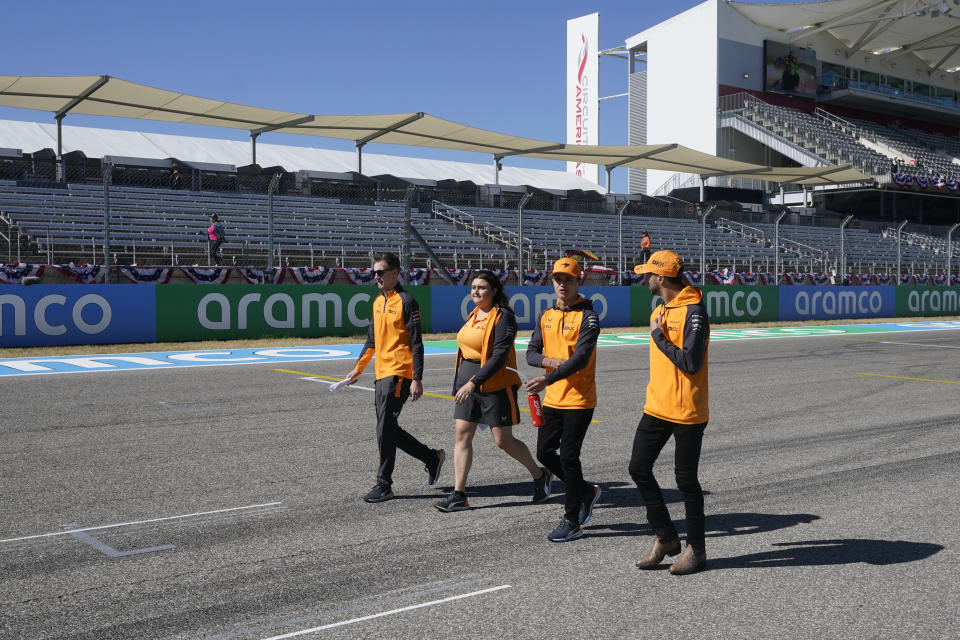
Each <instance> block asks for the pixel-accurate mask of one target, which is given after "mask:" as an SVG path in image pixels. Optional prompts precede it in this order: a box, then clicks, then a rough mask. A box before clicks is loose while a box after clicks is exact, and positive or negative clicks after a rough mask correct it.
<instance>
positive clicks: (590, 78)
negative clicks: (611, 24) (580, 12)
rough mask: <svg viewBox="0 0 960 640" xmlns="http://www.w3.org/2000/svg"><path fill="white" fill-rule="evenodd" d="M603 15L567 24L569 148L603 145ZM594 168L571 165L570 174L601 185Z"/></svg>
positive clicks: (590, 16)
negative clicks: (601, 91) (582, 145)
mask: <svg viewBox="0 0 960 640" xmlns="http://www.w3.org/2000/svg"><path fill="white" fill-rule="evenodd" d="M599 34H600V14H599V13H591V14H590V15H586V16H582V17H580V18H574V19H573V20H567V91H566V102H567V104H566V108H567V127H566V128H567V144H599V143H600V135H599V133H600V127H599V125H600V94H599V91H600V63H599V56H598V55H597V51H598V47H597V41H598V39H599ZM598 169H599V168H598V167H597V165H595V164H589V165H588V164H582V163H580V162H568V163H567V173H573V174H576V175H578V176H582V177H584V178H586V179H587V180H590V181H591V182H599V175H598V173H597V172H598Z"/></svg>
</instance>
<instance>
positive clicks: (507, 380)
mask: <svg viewBox="0 0 960 640" xmlns="http://www.w3.org/2000/svg"><path fill="white" fill-rule="evenodd" d="M501 313H502V311H501V310H500V307H499V306H496V307H494V308H493V309H492V310H491V311H490V313H489V315H487V318H486V321H487V326H486V327H485V328H484V330H483V342H482V344H481V346H480V367H481V368H482V367H483V365H485V364H486V363H487V360H488V359H490V356H491V355H492V354H493V337H494V331H495V329H496V326H497V322H498V321H499V320H500V315H501ZM476 315H477V307H474V308H473V311H471V312H470V315H469V316H467V322H466V324H470V323H472V322H473V318H474V317H475V316H476ZM463 358H464V355H463V350H462V349H460V348H458V349H457V366H456V369H454V373H453V379H454V380H456V379H457V373H456V372H457V369H459V368H460V361H461V360H463ZM471 359H472V360H476V358H471ZM508 367H509V368H510V369H514V370H515V369H516V368H517V351H516V349H514V348H513V345H511V346H510V351H508V352H507V364H506V366H504V368H503V369H500V371H497V372H496V373H494V374H493V375H492V376H490V377H489V378H488V379H487V381H486V382H484V383H483V384H481V385H480V386H479V387H478V388H477V391H482V392H485V393H486V392H490V391H499V390H500V389H506V388H507V387H515V386H519V385H520V376H519V375H517V373H516V371H510V370H509V369H508Z"/></svg>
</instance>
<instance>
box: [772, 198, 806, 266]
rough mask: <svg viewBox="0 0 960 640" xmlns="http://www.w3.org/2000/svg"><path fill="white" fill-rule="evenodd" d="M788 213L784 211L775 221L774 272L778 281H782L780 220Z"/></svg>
mask: <svg viewBox="0 0 960 640" xmlns="http://www.w3.org/2000/svg"><path fill="white" fill-rule="evenodd" d="M786 215H787V212H786V211H784V212H782V213H781V214H780V215H779V216H777V219H776V220H775V221H774V223H773V272H774V275H775V276H776V277H777V282H780V221H781V220H783V218H784V216H786ZM811 270H812V269H811Z"/></svg>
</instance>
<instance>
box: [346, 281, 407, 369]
mask: <svg viewBox="0 0 960 640" xmlns="http://www.w3.org/2000/svg"><path fill="white" fill-rule="evenodd" d="M372 322H373V335H374V345H376V346H375V348H374V349H367V351H366V353H364V354H363V358H361V360H360V362H358V363H357V366H358V370H359V371H363V368H364V367H366V366H367V363H369V362H370V359H371V358H373V356H374V353H376V356H377V359H376V362H374V365H375V371H376V376H377V380H380V379H382V378H386V377H389V376H401V377H403V378H409V379H411V380H412V379H413V349H412V347H411V345H410V333H409V332H408V331H407V324H406V322H404V320H403V300H402V299H401V298H400V294H399V293H398V292H397V291H396V290H395V289H392V290H390V291H388V292H387V293H386V295H384V294H382V293H380V294H378V295H377V297H376V298H375V299H374V301H373V320H372Z"/></svg>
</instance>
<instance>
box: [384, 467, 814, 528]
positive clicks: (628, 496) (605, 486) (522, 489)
mask: <svg viewBox="0 0 960 640" xmlns="http://www.w3.org/2000/svg"><path fill="white" fill-rule="evenodd" d="M588 480H589V479H588ZM600 490H601V493H600V500H599V502H597V509H611V508H619V507H638V506H639V507H643V504H642V503H641V502H640V494H639V493H638V492H637V487H636V485H633V484H629V483H626V482H601V483H600ZM443 491H444V492H445V493H449V492H450V491H453V487H451V486H445V487H443ZM564 491H565V487H564V483H563V480H559V479H557V478H554V479H553V491H552V492H551V493H550V498H548V500H547V502H548V503H550V502H554V503H557V504H561V505H562V504H563V494H564ZM703 495H705V496H708V495H710V492H709V491H704V492H703ZM397 497H400V496H397ZM403 497H408V496H403ZM409 497H419V496H409ZM427 497H432V496H427ZM467 497H468V498H469V499H471V500H472V499H473V498H481V499H489V498H514V497H516V498H519V500H510V501H507V502H497V503H495V504H485V505H482V506H472V507H471V508H472V509H492V508H499V507H519V506H524V505H527V506H528V505H529V504H530V498H532V497H533V482H532V481H526V482H504V483H500V484H480V485H470V486H468V487H467ZM663 499H664V501H665V502H666V503H667V504H670V503H673V502H683V494H681V493H680V491H679V490H677V489H663ZM814 517H815V516H814ZM634 526H639V525H634Z"/></svg>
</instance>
